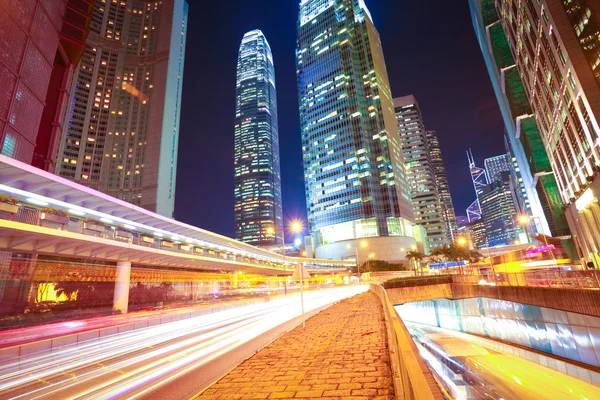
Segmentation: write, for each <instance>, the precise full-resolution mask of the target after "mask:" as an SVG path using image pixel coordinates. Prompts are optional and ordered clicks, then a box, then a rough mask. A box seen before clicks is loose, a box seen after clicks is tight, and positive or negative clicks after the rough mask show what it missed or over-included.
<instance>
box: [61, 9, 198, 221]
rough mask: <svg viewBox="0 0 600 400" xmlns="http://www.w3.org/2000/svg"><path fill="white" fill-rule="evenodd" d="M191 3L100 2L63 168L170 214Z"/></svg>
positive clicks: (75, 92) (72, 107)
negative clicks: (189, 6) (188, 4)
mask: <svg viewBox="0 0 600 400" xmlns="http://www.w3.org/2000/svg"><path fill="white" fill-rule="evenodd" d="M187 16H188V6H187V3H186V2H185V0H162V1H160V2H149V1H142V0H120V1H96V2H95V4H94V9H93V11H92V20H91V23H90V26H89V30H90V34H89V36H88V37H87V40H86V44H87V48H86V50H85V53H84V55H83V58H82V60H81V62H80V64H79V67H78V69H77V71H76V73H75V75H74V79H73V85H72V95H71V97H70V99H69V103H68V110H67V117H66V121H65V130H64V134H63V136H62V138H61V141H60V146H59V151H58V162H57V166H56V173H57V174H59V175H60V176H62V177H65V178H67V179H71V180H73V181H76V182H78V183H81V184H84V185H86V186H90V187H92V188H94V189H97V190H100V191H102V192H105V193H108V194H110V195H112V196H115V197H117V198H120V199H122V200H125V201H128V202H131V203H133V204H135V205H138V206H141V207H143V208H146V209H148V210H151V211H155V212H157V213H159V214H162V215H165V216H168V217H171V216H172V215H173V208H174V204H175V174H176V169H177V151H178V144H179V114H180V110H181V88H182V84H183V62H184V58H185V43H186V32H187Z"/></svg>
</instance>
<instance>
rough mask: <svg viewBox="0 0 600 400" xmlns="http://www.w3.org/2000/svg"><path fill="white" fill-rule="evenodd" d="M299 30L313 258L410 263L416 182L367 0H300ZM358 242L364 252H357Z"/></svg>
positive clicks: (308, 207) (301, 96)
mask: <svg viewBox="0 0 600 400" xmlns="http://www.w3.org/2000/svg"><path fill="white" fill-rule="evenodd" d="M297 34H298V43H297V49H296V60H297V79H298V92H299V107H300V123H301V134H302V151H303V158H304V179H305V186H306V201H307V209H308V222H309V227H310V230H311V233H312V235H314V239H315V247H316V254H317V257H325V258H339V257H342V258H345V257H348V258H350V257H352V258H354V257H355V255H356V256H358V258H359V260H360V261H361V262H363V261H365V259H366V257H367V254H366V253H365V252H366V251H368V253H369V254H368V255H369V256H370V255H371V254H372V255H373V256H372V258H373V257H374V258H377V259H384V260H386V259H387V260H404V261H406V260H405V259H404V255H403V254H401V253H402V252H401V249H402V250H406V249H407V248H408V249H409V248H410V246H411V245H414V243H415V241H414V238H413V237H412V236H413V233H412V226H413V224H414V213H413V207H412V204H411V195H410V185H409V183H408V180H407V177H406V174H405V165H404V157H403V154H402V146H401V144H400V138H399V135H398V127H397V126H396V121H395V115H394V106H393V103H392V96H391V93H390V86H389V82H388V76H387V70H386V66H385V61H384V58H383V51H382V47H381V42H380V39H379V34H378V32H377V30H376V29H375V27H374V25H373V22H372V19H371V16H370V14H369V11H368V9H367V7H366V5H365V3H364V2H363V1H362V0H302V1H301V2H300V12H299V19H298V32H297ZM363 238H364V239H363ZM359 239H360V241H361V242H365V245H366V246H368V247H367V248H368V250H363V249H362V247H361V248H359V249H358V250H356V249H355V247H356V246H357V244H358V240H359ZM355 250H356V252H355ZM362 253H365V254H362Z"/></svg>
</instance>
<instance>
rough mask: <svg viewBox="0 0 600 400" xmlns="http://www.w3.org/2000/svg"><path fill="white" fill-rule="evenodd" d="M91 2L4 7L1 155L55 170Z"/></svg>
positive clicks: (0, 14) (54, 0)
mask: <svg viewBox="0 0 600 400" xmlns="http://www.w3.org/2000/svg"><path fill="white" fill-rule="evenodd" d="M92 3H93V2H92V0H78V1H75V0H50V1H38V0H32V1H11V2H1V3H0V37H1V38H2V40H0V152H1V154H3V155H5V156H8V157H12V158H15V159H17V160H19V161H23V162H25V163H27V164H32V165H34V166H36V167H38V168H43V169H45V170H49V171H54V165H55V160H56V148H57V144H58V140H59V138H60V136H61V134H62V124H63V119H64V112H65V108H66V104H67V98H68V94H69V91H70V82H71V78H72V74H73V69H74V68H75V66H76V65H77V63H78V62H79V59H80V58H81V56H82V53H83V49H84V47H85V46H84V42H85V39H86V37H87V34H88V31H87V29H88V24H89V22H90V16H91V10H92Z"/></svg>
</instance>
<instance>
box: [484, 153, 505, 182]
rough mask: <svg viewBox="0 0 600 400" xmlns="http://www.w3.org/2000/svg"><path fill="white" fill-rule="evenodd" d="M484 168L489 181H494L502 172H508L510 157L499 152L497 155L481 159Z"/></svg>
mask: <svg viewBox="0 0 600 400" xmlns="http://www.w3.org/2000/svg"><path fill="white" fill-rule="evenodd" d="M483 164H484V165H485V170H486V172H487V176H488V181H489V183H494V181H495V180H496V179H500V178H499V175H500V174H501V173H502V172H510V171H511V165H510V158H509V157H508V154H501V155H499V156H495V157H490V158H486V159H485V160H483Z"/></svg>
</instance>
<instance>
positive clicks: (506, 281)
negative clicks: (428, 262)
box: [452, 270, 600, 289]
mask: <svg viewBox="0 0 600 400" xmlns="http://www.w3.org/2000/svg"><path fill="white" fill-rule="evenodd" d="M452 281H453V283H458V284H465V285H492V286H527V287H553V288H569V289H600V271H599V270H589V271H559V270H538V271H526V272H514V273H506V272H499V273H488V274H478V275H452Z"/></svg>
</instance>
